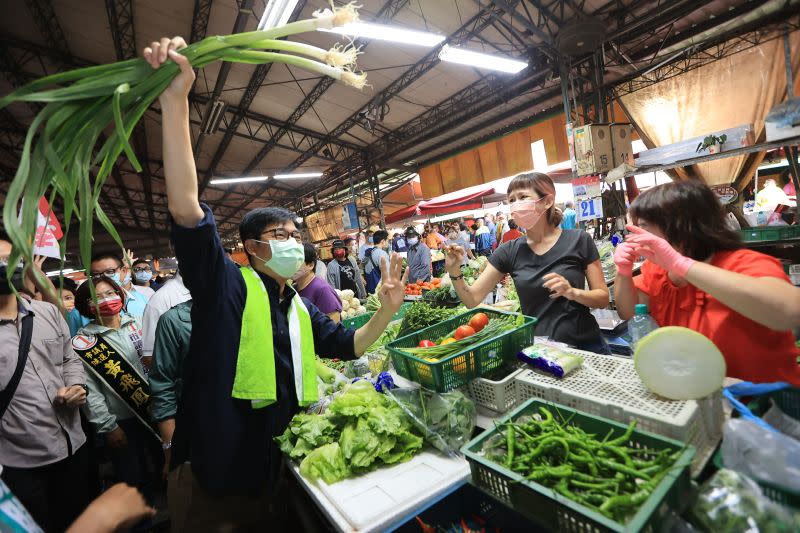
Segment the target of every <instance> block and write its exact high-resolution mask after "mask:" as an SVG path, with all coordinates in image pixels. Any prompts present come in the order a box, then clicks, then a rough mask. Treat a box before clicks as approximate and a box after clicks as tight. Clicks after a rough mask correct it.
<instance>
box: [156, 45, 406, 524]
mask: <svg viewBox="0 0 800 533" xmlns="http://www.w3.org/2000/svg"><path fill="white" fill-rule="evenodd" d="M184 46H185V42H184V41H183V39H181V38H174V39H172V40H170V39H163V40H162V41H160V42H154V43H152V45H151V47H148V48H146V49H145V58H146V59H147V61H148V62H149V63H150V64H151V65H152V66H153V68H158V67H159V66H161V65H162V64H163V63H164V62H165V61H166V60H167V58H169V59H170V60H171V61H174V62H175V63H176V64H177V65H178V67H179V68H180V74H178V75H177V76H176V77H175V78H174V79H173V80H172V82H171V83H170V85H169V86H168V87H167V88H166V89H165V91H164V92H163V93H162V94H161V95H160V97H159V99H160V103H161V112H162V130H163V142H164V149H163V152H164V156H163V157H164V173H165V179H166V189H167V207H168V209H169V212H170V214H171V215H172V218H173V224H172V242H173V244H174V247H175V252H176V255H177V257H178V260H179V262H180V265H181V274H182V276H183V278H184V281H185V283H186V286H187V287H188V288H189V290H190V291H191V293H192V306H193V307H192V337H191V341H190V346H189V355H188V358H187V361H191V365H187V366H186V372H185V373H184V387H183V393H182V397H181V401H180V406H179V409H178V413H177V420H176V426H175V434H174V438H173V441H172V443H165V446H171V449H172V452H171V453H172V457H171V460H172V465H173V467H178V468H180V471H179V472H178V473H177V475H178V476H179V477H182V478H183V479H185V480H187V481H188V483H189V484H190V486H191V493H189V494H188V501H187V502H186V505H185V508H186V522H185V523H184V527H185V529H186V530H187V531H232V530H238V529H241V530H254V531H261V530H265V529H268V528H275V527H278V526H276V524H283V523H284V522H279V521H276V520H280V519H282V518H283V516H282V513H281V508H282V507H283V506H284V505H285V500H286V498H287V495H286V491H281V490H279V487H278V481H279V479H282V478H283V477H284V475H285V474H283V472H284V469H283V467H282V462H283V461H282V456H281V452H280V449H279V447H278V445H277V444H276V443H275V441H274V438H275V437H276V436H278V435H280V434H282V433H283V431H284V430H285V429H286V428H287V427H288V424H289V421H290V420H291V418H292V416H293V415H294V414H296V413H297V412H299V410H300V408H301V407H306V406H309V405H311V404H313V403H315V402H316V401H317V400H318V393H317V378H316V374H315V371H314V368H315V366H314V365H315V353H316V354H319V355H321V356H323V357H340V358H342V359H352V358H354V357H356V356H357V355H360V354H363V353H364V351H365V350H366V349H367V348H368V347H369V346H370V345H372V343H374V342H375V341H376V340H378V338H379V337H380V336H381V335H382V334H383V332H384V330H385V329H386V326H387V325H388V324H389V322H390V321H391V320H392V317H393V315H394V314H395V313H396V312H397V311H398V310H399V308H400V305H402V303H403V297H404V294H403V293H404V290H403V289H404V284H403V280H402V275H401V271H402V262H401V260H400V258H399V257H398V256H394V257H392V260H391V262H390V264H385V263H384V264H382V265H381V269H382V276H383V285H382V289H381V291H380V300H381V304H382V305H381V307H380V309H379V310H378V311H377V312H376V313H375V314H374V315H373V316H372V318H371V319H370V320H369V322H367V324H366V325H364V326H362V327H361V328H360V329H358V330H357V331H353V330H348V329H346V328H344V327H343V326H342V325H340V324H336V323H335V322H333V321H332V320H331V319H330V318H329V317H328V316H326V315H325V314H324V313H322V312H321V311H320V310H319V309H317V308H316V306H314V305H313V304H311V303H310V302H308V301H307V300H304V299H302V298H301V297H300V296H299V295H297V293H296V292H295V291H294V289H292V288H291V287H290V286H288V285H287V284H286V282H287V280H288V279H290V278H291V277H292V275H293V274H295V273H296V272H297V269H298V268H299V267H300V265H301V264H302V263H303V260H304V250H303V245H302V242H300V241H301V240H302V235H301V233H300V231H299V230H298V227H297V224H298V222H299V221H298V219H297V217H296V216H295V214H294V213H292V212H290V211H287V210H286V209H282V208H279V207H267V208H258V209H254V210H252V211H250V212H249V213H246V214H245V215H244V217H243V218H242V221H241V223H240V224H239V234H240V237H241V242H242V243H243V244H244V252H245V253H246V254H247V257H248V263H249V264H248V265H246V266H242V268H237V267H236V266H235V265H234V264H233V262H232V261H231V260H230V259H228V258H227V257H226V256H225V252H224V250H223V248H222V244H221V242H220V238H219V234H218V231H217V226H216V223H215V221H214V217H213V215H212V214H211V210H210V209H209V208H208V206H205V205H201V204H200V202H199V193H198V178H197V170H196V168H195V162H194V161H195V159H194V154H193V153H192V143H191V135H190V131H189V104H188V94H189V91H190V90H191V87H192V84H193V83H194V71H193V70H192V66H191V64H190V63H189V62H188V60H187V58H186V57H185V56H183V55H181V54H179V53H177V51H176V50H177V49H179V48H182V47H184ZM185 461H190V463H191V464H190V465H189V466H187V464H185Z"/></svg>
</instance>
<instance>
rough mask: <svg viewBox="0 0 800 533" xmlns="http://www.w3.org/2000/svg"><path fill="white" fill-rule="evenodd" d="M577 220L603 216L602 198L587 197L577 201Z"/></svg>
mask: <svg viewBox="0 0 800 533" xmlns="http://www.w3.org/2000/svg"><path fill="white" fill-rule="evenodd" d="M577 207H578V209H577V211H578V221H579V222H582V221H584V220H592V219H594V218H603V199H602V198H587V199H584V200H581V201H580V202H578V205H577Z"/></svg>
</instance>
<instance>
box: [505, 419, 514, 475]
mask: <svg viewBox="0 0 800 533" xmlns="http://www.w3.org/2000/svg"><path fill="white" fill-rule="evenodd" d="M506 448H508V454H507V455H506V468H511V463H513V462H514V426H512V425H509V426H508V427H507V428H506Z"/></svg>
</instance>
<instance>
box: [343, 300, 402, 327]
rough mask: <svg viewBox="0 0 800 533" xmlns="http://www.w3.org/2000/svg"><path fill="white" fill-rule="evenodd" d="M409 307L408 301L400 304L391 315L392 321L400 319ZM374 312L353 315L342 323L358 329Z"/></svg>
mask: <svg viewBox="0 0 800 533" xmlns="http://www.w3.org/2000/svg"><path fill="white" fill-rule="evenodd" d="M409 307H411V304H410V303H404V304H403V305H401V306H400V310H399V311H397V313H395V314H394V316H393V317H392V322H394V321H395V320H400V319H402V318H403V317H404V316H406V311H408V308H409ZM374 314H375V313H364V314H363V315H358V316H354V317H353V318H348V319H346V320H342V325H343V326H344V327H346V328H349V329H358V328H360V327H361V326H363V325H364V324H366V323H367V322H369V319H370V318H372V315H374Z"/></svg>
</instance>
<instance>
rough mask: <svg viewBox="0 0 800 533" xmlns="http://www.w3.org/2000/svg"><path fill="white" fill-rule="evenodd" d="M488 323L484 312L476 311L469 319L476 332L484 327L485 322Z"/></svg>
mask: <svg viewBox="0 0 800 533" xmlns="http://www.w3.org/2000/svg"><path fill="white" fill-rule="evenodd" d="M488 323H489V317H488V316H486V313H476V314H474V315H472V318H471V319H470V321H469V325H470V327H472V329H474V330H475V331H476V332H477V331H480V330H482V329H483V328H485V327H486V324H488Z"/></svg>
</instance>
